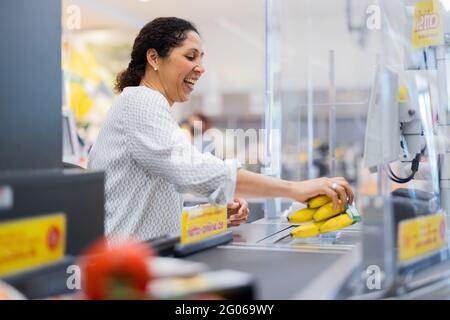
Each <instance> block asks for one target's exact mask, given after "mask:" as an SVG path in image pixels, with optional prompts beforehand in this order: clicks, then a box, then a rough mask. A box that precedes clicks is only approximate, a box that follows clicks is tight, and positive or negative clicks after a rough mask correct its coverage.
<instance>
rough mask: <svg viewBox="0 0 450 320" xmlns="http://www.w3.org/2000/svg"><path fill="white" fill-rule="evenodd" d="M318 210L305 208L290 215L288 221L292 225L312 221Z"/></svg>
mask: <svg viewBox="0 0 450 320" xmlns="http://www.w3.org/2000/svg"><path fill="white" fill-rule="evenodd" d="M316 211H317V209H310V208H303V209H300V210H297V211H295V212H294V213H291V214H290V215H288V217H287V219H288V221H289V222H291V223H303V222H307V221H310V220H312V218H313V215H314V213H315V212H316Z"/></svg>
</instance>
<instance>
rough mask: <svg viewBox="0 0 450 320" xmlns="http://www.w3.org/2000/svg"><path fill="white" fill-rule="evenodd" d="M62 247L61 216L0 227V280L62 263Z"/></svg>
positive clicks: (64, 218) (38, 218) (63, 246)
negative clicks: (40, 267) (17, 273)
mask: <svg viewBox="0 0 450 320" xmlns="http://www.w3.org/2000/svg"><path fill="white" fill-rule="evenodd" d="M65 247H66V216H65V215H64V214H62V213H57V214H52V215H46V216H41V217H36V218H30V219H20V220H13V221H8V222H5V223H0V276H5V275H9V274H13V273H16V272H21V271H25V270H29V269H32V268H36V267H39V266H43V265H45V264H49V263H52V262H56V261H58V260H61V259H62V258H63V257H64V254H65Z"/></svg>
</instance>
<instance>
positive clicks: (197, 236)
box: [181, 207, 227, 244]
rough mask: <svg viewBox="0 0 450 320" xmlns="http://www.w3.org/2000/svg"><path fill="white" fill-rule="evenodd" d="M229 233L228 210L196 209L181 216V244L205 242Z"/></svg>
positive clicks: (189, 210)
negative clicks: (209, 238)
mask: <svg viewBox="0 0 450 320" xmlns="http://www.w3.org/2000/svg"><path fill="white" fill-rule="evenodd" d="M226 231H227V209H226V208H217V207H194V208H189V209H187V210H185V211H183V213H182V215H181V244H188V243H192V242H195V241H199V240H203V239H206V238H208V237H212V236H215V235H217V234H220V233H224V232H226Z"/></svg>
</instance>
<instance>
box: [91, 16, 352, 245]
mask: <svg viewBox="0 0 450 320" xmlns="http://www.w3.org/2000/svg"><path fill="white" fill-rule="evenodd" d="M202 58H203V48H202V41H201V38H200V35H199V33H198V31H197V29H196V28H195V27H194V25H193V24H192V23H190V22H188V21H186V20H183V19H179V18H173V17H172V18H158V19H155V20H153V21H151V22H150V23H148V24H147V25H145V26H144V27H143V28H142V30H141V31H140V32H139V34H138V36H137V38H136V40H135V42H134V45H133V50H132V53H131V61H130V63H129V65H128V68H127V69H126V70H125V71H123V72H122V73H120V74H119V75H118V77H117V83H116V89H117V91H118V92H119V93H120V95H119V96H118V97H117V98H116V100H115V102H114V104H113V106H112V108H111V109H110V111H109V114H108V116H107V118H106V120H105V122H104V124H103V127H102V129H101V130H100V133H99V136H98V139H97V141H96V143H95V144H94V146H93V147H92V149H91V153H90V155H89V163H88V166H89V168H91V169H96V170H103V171H105V173H106V181H105V197H106V203H105V211H106V221H105V231H106V234H107V235H108V236H109V237H114V238H115V239H116V237H119V238H121V237H123V236H125V237H130V236H132V237H134V238H138V239H140V240H146V239H149V238H153V237H158V236H162V235H165V234H168V233H179V232H180V220H181V212H182V209H183V197H182V194H183V193H193V194H197V195H199V196H203V197H207V198H208V200H209V202H210V203H211V204H213V205H219V206H225V205H227V208H228V223H229V225H230V226H237V225H239V224H241V223H244V222H245V221H246V220H247V218H248V214H249V209H248V204H247V202H246V201H245V200H244V199H242V198H239V197H240V196H244V195H246V196H252V197H290V198H292V199H294V200H297V201H306V200H308V199H309V198H312V197H314V196H316V195H318V194H326V195H328V196H329V197H330V198H331V199H332V200H333V203H334V204H335V205H337V203H338V198H340V200H341V201H342V202H343V203H346V202H347V200H348V201H350V202H351V201H352V199H353V193H352V190H351V188H350V187H349V184H348V183H347V181H345V179H343V178H335V179H328V178H320V179H316V180H310V181H304V182H291V181H283V180H279V179H274V178H270V177H266V176H262V175H259V174H255V173H252V172H249V171H246V170H244V169H240V168H239V165H238V161H237V160H235V159H229V160H225V161H222V160H221V159H219V158H216V157H214V156H213V155H212V154H211V153H201V152H200V151H198V150H197V149H195V147H193V146H192V144H191V142H190V141H189V140H188V138H187V136H186V135H185V133H184V132H183V131H182V129H181V128H180V126H179V125H178V123H177V122H176V121H175V118H174V116H173V114H172V111H173V107H172V106H173V104H174V103H175V102H183V101H186V100H188V99H189V97H190V95H191V93H192V91H193V90H194V87H195V84H196V82H197V81H198V80H199V79H200V77H201V75H202V74H203V73H204V72H205V68H204V67H203V62H202ZM115 239H112V240H115Z"/></svg>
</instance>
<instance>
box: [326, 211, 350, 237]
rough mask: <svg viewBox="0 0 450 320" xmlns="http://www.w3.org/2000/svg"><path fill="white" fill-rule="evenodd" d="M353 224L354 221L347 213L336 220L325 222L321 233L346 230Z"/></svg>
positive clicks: (335, 218)
mask: <svg viewBox="0 0 450 320" xmlns="http://www.w3.org/2000/svg"><path fill="white" fill-rule="evenodd" d="M352 224H353V219H352V218H350V216H349V215H348V214H346V213H343V214H340V215H338V216H336V217H334V218H331V219H329V220H327V221H325V222H324V223H323V224H322V226H321V227H320V232H321V233H325V232H330V231H335V230H339V229H343V228H346V227H348V226H350V225H352Z"/></svg>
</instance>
